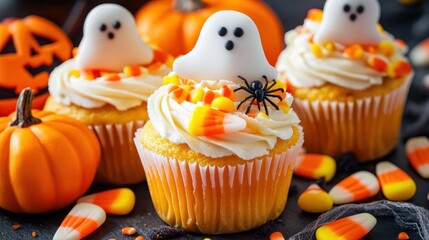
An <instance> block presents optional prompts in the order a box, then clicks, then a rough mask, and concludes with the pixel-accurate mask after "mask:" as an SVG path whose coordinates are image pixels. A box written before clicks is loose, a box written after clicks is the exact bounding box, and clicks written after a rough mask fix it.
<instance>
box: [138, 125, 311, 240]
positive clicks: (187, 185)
mask: <svg viewBox="0 0 429 240" xmlns="http://www.w3.org/2000/svg"><path fill="white" fill-rule="evenodd" d="M140 132H141V130H139V131H138V132H137V133H136V138H135V139H134V141H135V144H136V146H137V149H138V153H139V155H140V158H141V160H142V163H143V166H144V169H145V172H146V178H147V182H148V185H149V191H150V194H151V197H152V201H153V203H154V206H155V209H156V211H157V213H158V215H159V216H160V218H161V219H163V220H164V221H165V222H166V223H168V224H170V225H172V226H175V227H180V228H183V229H185V230H187V231H191V232H200V233H205V234H221V233H233V232H242V231H246V230H249V229H252V228H254V227H257V226H260V225H262V224H264V223H265V222H267V221H268V220H272V219H275V218H277V217H278V216H279V215H280V214H281V213H282V211H283V210H284V207H285V204H286V200H287V195H288V190H289V186H290V181H291V178H292V173H293V165H294V162H295V159H296V157H297V155H298V153H299V150H300V148H301V146H302V142H303V138H302V131H301V132H300V139H299V141H298V142H297V143H296V145H294V146H292V147H291V148H289V149H288V150H286V151H285V152H283V153H281V154H278V155H275V156H274V157H261V158H259V159H257V160H250V161H248V162H247V163H245V164H242V165H235V166H230V165H228V166H223V167H219V166H208V165H206V166H203V165H200V164H198V163H196V162H188V161H181V160H178V159H172V158H166V157H163V156H160V155H158V154H156V153H153V152H150V151H148V150H146V149H145V148H143V147H142V144H141V143H140V142H139V140H138V139H139V136H140Z"/></svg>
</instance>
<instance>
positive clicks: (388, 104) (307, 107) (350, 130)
mask: <svg viewBox="0 0 429 240" xmlns="http://www.w3.org/2000/svg"><path fill="white" fill-rule="evenodd" d="M411 79H412V76H410V77H409V78H408V79H406V80H405V82H404V84H402V86H400V87H399V88H397V89H395V90H393V91H392V92H390V93H388V94H385V95H383V96H375V97H367V98H363V99H358V100H355V101H348V102H337V101H328V100H324V101H318V100H316V101H309V100H303V99H298V98H295V99H294V110H295V112H296V113H297V114H298V116H299V118H300V119H301V125H302V126H303V128H304V135H305V142H304V147H305V149H306V150H307V152H310V153H323V154H327V155H331V156H337V155H339V154H343V153H346V152H353V153H354V154H355V155H356V157H357V158H358V160H359V161H360V162H367V161H370V160H375V159H377V158H380V157H382V156H384V155H386V154H388V153H389V152H390V151H392V150H393V149H394V148H395V146H396V144H397V142H398V138H399V133H400V128H401V121H402V113H403V109H404V104H405V101H406V98H407V94H408V89H409V86H410V83H411Z"/></svg>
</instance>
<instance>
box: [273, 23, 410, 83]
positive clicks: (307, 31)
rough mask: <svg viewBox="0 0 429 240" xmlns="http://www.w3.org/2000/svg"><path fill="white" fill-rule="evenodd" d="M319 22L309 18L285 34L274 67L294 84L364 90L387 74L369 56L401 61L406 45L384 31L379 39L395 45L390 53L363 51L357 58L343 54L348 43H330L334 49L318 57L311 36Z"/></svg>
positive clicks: (324, 51) (387, 61)
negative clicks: (326, 85) (373, 64)
mask: <svg viewBox="0 0 429 240" xmlns="http://www.w3.org/2000/svg"><path fill="white" fill-rule="evenodd" d="M319 26H320V23H319V22H317V21H313V20H310V19H306V20H305V21H304V25H303V26H299V27H297V28H296V29H294V30H291V31H289V32H287V33H286V34H285V41H286V46H287V47H286V49H285V50H283V52H282V53H281V54H280V56H279V59H278V62H277V65H276V68H277V70H278V71H279V74H280V75H281V77H282V78H283V77H285V78H286V79H287V80H288V81H290V83H291V84H292V85H294V86H296V87H318V86H322V85H324V84H325V83H331V84H334V85H338V86H341V87H345V88H348V89H353V90H363V89H366V88H369V87H370V86H372V85H380V84H382V83H383V79H384V78H385V77H386V76H387V73H386V72H385V71H378V70H375V69H374V68H373V67H371V66H370V65H369V64H368V58H369V57H371V56H377V57H378V58H380V59H383V61H385V62H386V63H387V64H388V63H391V62H393V61H396V60H404V59H405V57H404V55H405V53H406V52H407V47H406V46H405V45H403V44H400V43H398V41H396V40H395V39H394V38H393V36H391V35H390V34H389V33H387V32H386V31H383V32H380V34H381V37H382V42H384V43H388V44H389V45H390V46H393V47H394V53H393V54H392V55H391V56H386V55H383V54H381V53H379V52H368V51H364V53H363V56H362V57H360V58H356V59H355V58H350V57H347V56H345V54H344V50H345V49H346V48H347V47H348V46H344V45H341V44H339V43H332V44H333V50H328V49H326V48H321V50H322V51H323V54H324V55H325V56H324V57H320V56H319V57H317V56H316V55H315V54H314V52H313V51H312V44H313V43H312V41H311V40H310V41H309V39H312V38H313V36H314V34H315V32H316V31H317V29H318V28H319Z"/></svg>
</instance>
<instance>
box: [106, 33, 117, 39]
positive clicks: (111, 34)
mask: <svg viewBox="0 0 429 240" xmlns="http://www.w3.org/2000/svg"><path fill="white" fill-rule="evenodd" d="M107 38H109V39H110V40H112V39H113V38H115V34H114V33H112V32H109V33H108V34H107Z"/></svg>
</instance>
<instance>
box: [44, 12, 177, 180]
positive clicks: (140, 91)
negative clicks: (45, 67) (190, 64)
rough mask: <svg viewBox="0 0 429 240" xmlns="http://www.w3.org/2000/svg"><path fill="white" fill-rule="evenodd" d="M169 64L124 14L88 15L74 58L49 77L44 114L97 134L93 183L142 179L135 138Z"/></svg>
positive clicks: (146, 117) (145, 119) (127, 13)
mask: <svg viewBox="0 0 429 240" xmlns="http://www.w3.org/2000/svg"><path fill="white" fill-rule="evenodd" d="M168 59H169V58H168V57H167V55H165V54H163V53H162V52H161V51H160V50H157V49H152V48H151V47H149V46H148V45H146V44H145V43H144V42H143V41H142V40H141V38H140V36H139V35H138V33H137V30H136V26H135V23H134V20H133V16H132V15H131V13H130V12H129V11H128V10H126V9H125V8H123V7H122V6H119V5H116V4H102V5H99V6H97V7H95V8H94V9H93V10H92V11H91V12H90V13H89V14H88V16H87V18H86V20H85V23H84V36H83V38H82V41H81V43H80V45H79V47H78V50H77V54H76V56H75V57H74V58H72V59H70V60H68V61H66V62H64V63H63V64H61V65H60V66H59V67H57V68H55V69H54V71H53V72H52V73H51V76H50V79H49V92H50V94H51V97H50V98H49V99H48V100H47V102H46V105H45V107H44V109H45V110H48V111H53V112H56V113H61V114H65V115H68V116H71V117H73V118H75V119H78V120H80V121H82V122H84V123H86V124H87V125H88V126H89V128H90V129H92V130H93V131H94V132H95V133H96V134H97V137H98V140H99V141H100V144H101V147H102V156H101V161H100V166H99V168H98V171H97V175H96V178H95V181H97V182H102V183H109V184H115V185H125V184H134V183H138V182H141V181H143V180H144V178H145V177H144V171H143V168H142V165H141V162H140V159H139V157H138V154H137V150H136V149H135V146H134V143H133V137H134V132H135V131H136V130H137V129H138V128H140V127H142V126H143V124H144V123H145V122H146V121H147V119H148V114H147V109H146V101H147V99H148V97H149V96H150V95H151V94H152V93H153V92H154V91H155V90H156V89H157V88H159V87H160V86H161V85H162V79H163V77H164V76H165V75H166V74H168V73H169V72H170V71H171V67H169V64H168V62H169V60H168ZM170 66H171V64H170Z"/></svg>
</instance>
